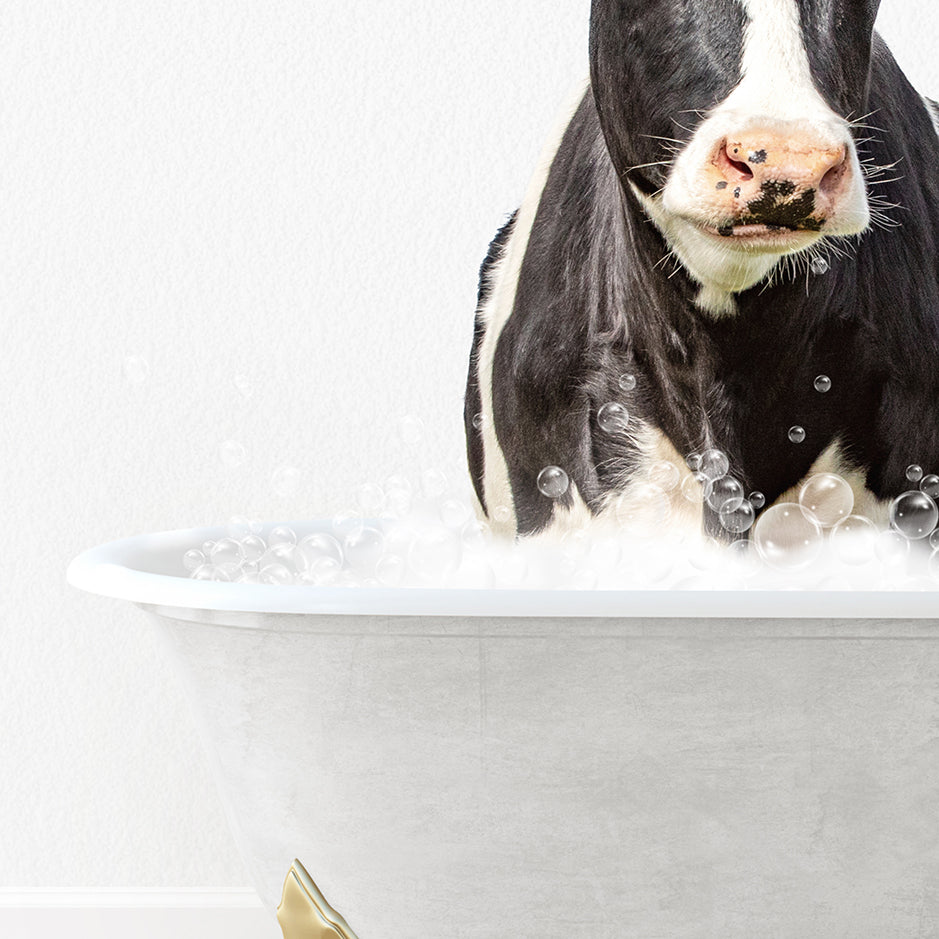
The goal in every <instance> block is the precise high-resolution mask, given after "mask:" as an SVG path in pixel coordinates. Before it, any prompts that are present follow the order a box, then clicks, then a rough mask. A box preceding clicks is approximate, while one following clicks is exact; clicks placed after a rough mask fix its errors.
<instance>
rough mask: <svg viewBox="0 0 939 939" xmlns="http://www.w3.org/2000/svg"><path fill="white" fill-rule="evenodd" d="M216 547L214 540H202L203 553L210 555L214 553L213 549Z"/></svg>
mask: <svg viewBox="0 0 939 939" xmlns="http://www.w3.org/2000/svg"><path fill="white" fill-rule="evenodd" d="M214 547H215V542H214V541H203V542H202V553H203V554H204V555H205V556H206V557H209V556H210V555H211V554H212V549H213V548H214Z"/></svg>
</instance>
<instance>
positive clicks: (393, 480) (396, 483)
mask: <svg viewBox="0 0 939 939" xmlns="http://www.w3.org/2000/svg"><path fill="white" fill-rule="evenodd" d="M413 498H414V487H413V486H412V485H411V483H410V481H409V480H408V479H407V478H406V477H404V476H389V477H388V478H387V479H386V480H385V509H386V511H387V512H389V513H391V515H392V516H397V517H398V518H401V517H403V516H405V515H407V514H408V512H410V511H411V502H412V500H413Z"/></svg>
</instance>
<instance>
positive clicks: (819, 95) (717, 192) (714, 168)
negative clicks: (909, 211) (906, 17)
mask: <svg viewBox="0 0 939 939" xmlns="http://www.w3.org/2000/svg"><path fill="white" fill-rule="evenodd" d="M878 5H879V0H594V2H593V9H592V14H591V40H590V45H591V49H590V52H591V79H592V84H593V92H594V97H595V99H596V102H597V106H598V110H599V114H600V121H601V125H602V127H603V132H604V135H605V137H606V141H607V146H608V148H609V151H610V155H611V157H612V159H613V162H614V165H615V166H616V169H617V171H618V172H619V175H620V178H621V179H622V180H623V181H624V184H625V185H627V186H629V187H631V188H632V189H633V191H634V192H635V193H636V195H637V197H638V198H639V199H640V200H641V201H642V203H643V205H644V207H645V209H646V211H647V212H648V213H649V214H650V215H651V217H652V218H653V220H654V221H655V222H656V224H657V226H658V227H659V228H660V230H661V231H662V232H663V234H664V235H665V237H666V240H667V241H668V243H669V245H670V247H671V249H672V251H673V252H674V254H675V255H676V257H677V258H678V259H679V260H680V261H681V263H682V264H683V265H684V267H685V268H686V269H687V270H688V272H689V273H690V274H691V275H692V277H693V278H694V279H695V280H696V281H698V282H699V283H700V284H702V285H703V287H704V288H705V289H704V291H703V293H705V292H710V294H711V295H712V296H720V295H721V294H722V293H723V294H724V295H726V294H729V293H732V292H735V291H739V290H745V289H747V288H748V287H751V286H753V285H754V284H756V283H757V282H759V281H760V280H762V279H763V278H764V277H765V276H766V275H767V274H768V273H769V272H770V271H771V270H773V268H775V267H776V265H777V264H778V263H779V260H780V258H781V257H782V256H783V255H789V254H795V253H798V252H805V251H806V250H807V249H809V248H811V247H812V246H813V245H815V244H818V243H819V242H820V241H821V240H822V239H824V238H830V237H836V236H847V235H856V234H858V233H860V232H862V231H863V230H864V229H865V228H866V227H867V226H868V224H869V222H870V210H869V208H868V201H867V195H866V189H865V184H864V177H863V173H862V171H861V165H860V163H859V160H858V155H857V150H856V147H855V143H854V139H853V137H852V125H853V124H857V122H860V121H862V120H863V119H864V117H865V111H866V106H865V105H866V101H867V90H868V81H869V73H870V56H871V44H872V39H873V29H874V19H875V17H876V14H877V7H878ZM719 308H720V302H719V301H718V302H717V303H716V308H715V312H719V311H720V309H719Z"/></svg>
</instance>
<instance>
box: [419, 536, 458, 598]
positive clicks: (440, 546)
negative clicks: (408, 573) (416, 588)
mask: <svg viewBox="0 0 939 939" xmlns="http://www.w3.org/2000/svg"><path fill="white" fill-rule="evenodd" d="M462 553H463V551H462V544H461V542H460V539H459V537H458V536H457V535H456V534H455V533H454V532H452V531H450V529H448V528H444V527H443V525H434V526H431V527H426V528H421V529H419V530H418V531H416V532H415V534H414V538H413V540H412V541H411V544H410V546H409V548H408V564H409V565H410V567H411V570H412V571H414V573H415V574H416V575H417V576H418V577H419V578H420V579H421V580H422V581H424V582H425V583H428V584H434V585H441V584H442V583H443V581H444V580H445V579H446V578H447V577H448V576H449V575H450V574H452V573H453V572H454V571H455V570H456V569H457V567H459V565H460V558H461V556H462Z"/></svg>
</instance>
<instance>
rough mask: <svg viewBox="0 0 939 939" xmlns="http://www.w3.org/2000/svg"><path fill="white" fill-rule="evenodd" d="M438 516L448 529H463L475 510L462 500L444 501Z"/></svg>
mask: <svg viewBox="0 0 939 939" xmlns="http://www.w3.org/2000/svg"><path fill="white" fill-rule="evenodd" d="M437 514H438V516H439V517H440V521H441V522H443V523H444V525H446V526H447V528H462V527H463V526H464V525H465V524H466V522H467V520H468V519H469V518H470V516H471V515H472V514H473V510H472V509H471V508H470V507H469V506H468V505H467V504H466V503H465V502H464V501H463V500H462V499H444V500H443V502H441V503H440V510H439V512H438V513H437Z"/></svg>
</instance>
